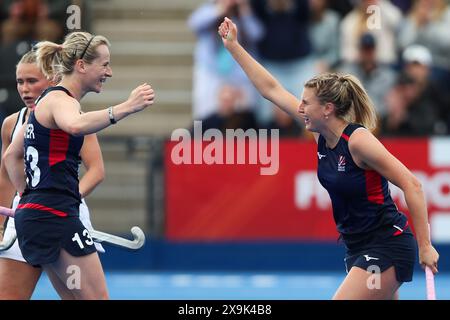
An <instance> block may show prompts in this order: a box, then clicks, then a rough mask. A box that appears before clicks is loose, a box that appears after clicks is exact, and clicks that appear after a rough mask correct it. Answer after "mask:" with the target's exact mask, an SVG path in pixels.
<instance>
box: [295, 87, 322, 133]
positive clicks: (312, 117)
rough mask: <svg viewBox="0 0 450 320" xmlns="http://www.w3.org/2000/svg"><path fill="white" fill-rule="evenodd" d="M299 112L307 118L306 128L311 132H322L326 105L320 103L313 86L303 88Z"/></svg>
mask: <svg viewBox="0 0 450 320" xmlns="http://www.w3.org/2000/svg"><path fill="white" fill-rule="evenodd" d="M298 113H300V115H301V116H302V117H303V118H304V119H305V128H306V129H307V130H309V131H311V132H320V128H322V127H323V126H324V124H325V115H326V114H325V105H324V104H321V103H320V101H319V99H317V96H316V93H315V90H314V89H312V88H303V94H302V98H301V103H300V106H299V107H298Z"/></svg>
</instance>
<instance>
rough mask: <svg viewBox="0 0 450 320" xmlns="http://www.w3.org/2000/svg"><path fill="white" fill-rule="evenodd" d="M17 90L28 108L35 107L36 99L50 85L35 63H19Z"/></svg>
mask: <svg viewBox="0 0 450 320" xmlns="http://www.w3.org/2000/svg"><path fill="white" fill-rule="evenodd" d="M16 82H17V91H18V92H19V95H20V98H21V99H22V101H23V102H24V103H25V105H26V106H27V107H28V108H31V109H33V108H34V107H35V101H36V99H37V98H38V97H39V96H40V94H41V93H42V91H44V90H45V89H47V88H48V87H49V86H50V82H49V81H48V80H47V79H46V78H45V76H44V75H43V74H42V72H41V71H40V70H39V68H38V66H37V65H36V64H35V63H19V65H18V66H17V69H16Z"/></svg>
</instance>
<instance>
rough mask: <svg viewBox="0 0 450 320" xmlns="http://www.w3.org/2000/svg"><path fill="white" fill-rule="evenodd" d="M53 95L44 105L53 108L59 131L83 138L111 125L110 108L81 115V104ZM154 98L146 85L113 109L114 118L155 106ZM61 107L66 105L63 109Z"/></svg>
mask: <svg viewBox="0 0 450 320" xmlns="http://www.w3.org/2000/svg"><path fill="white" fill-rule="evenodd" d="M52 94H53V97H54V99H52V100H51V101H48V100H47V101H44V100H43V101H42V103H45V104H46V106H45V107H46V108H45V109H47V110H49V109H48V108H51V112H52V115H53V120H54V123H55V124H56V126H57V127H58V128H59V129H61V130H63V131H65V132H67V133H69V134H71V135H74V136H81V135H88V134H92V133H96V132H98V131H100V130H102V129H104V128H106V127H108V126H109V125H111V122H110V119H109V108H108V109H103V110H98V111H91V112H86V113H83V114H80V104H79V102H78V101H77V100H75V99H73V98H71V97H68V96H67V95H66V94H65V93H61V92H54V93H52ZM154 98H155V93H154V91H153V89H152V87H151V86H150V85H148V84H146V83H144V84H142V85H140V86H138V87H137V88H136V89H134V90H133V91H132V92H131V94H130V96H129V98H128V100H127V101H125V102H123V103H121V104H118V105H116V106H114V107H112V109H113V116H114V118H115V120H116V121H119V120H121V119H123V118H125V117H127V116H129V115H130V114H133V113H136V112H139V111H142V110H144V109H145V108H147V107H148V106H150V105H152V104H153V102H154ZM61 105H64V108H63V109H62V108H61V107H60V106H61ZM47 110H44V111H42V112H47ZM48 112H50V111H48Z"/></svg>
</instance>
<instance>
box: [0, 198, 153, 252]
mask: <svg viewBox="0 0 450 320" xmlns="http://www.w3.org/2000/svg"><path fill="white" fill-rule="evenodd" d="M0 214H1V215H3V216H8V217H14V210H12V209H9V208H5V207H2V206H0ZM89 233H90V234H91V236H92V239H93V240H94V241H95V242H106V243H110V244H114V245H116V246H119V247H123V248H128V249H132V250H137V249H140V248H141V247H142V246H143V245H144V243H145V234H144V231H142V229H141V228H139V227H136V226H134V227H133V228H131V234H132V235H133V240H129V239H125V238H122V237H118V236H115V235H112V234H109V233H106V232H102V231H97V230H89ZM16 238H17V235H16V234H12V235H11V236H10V237H9V238H8V239H3V240H2V241H1V242H0V251H2V250H8V249H9V248H10V247H11V246H12V245H13V244H14V241H16Z"/></svg>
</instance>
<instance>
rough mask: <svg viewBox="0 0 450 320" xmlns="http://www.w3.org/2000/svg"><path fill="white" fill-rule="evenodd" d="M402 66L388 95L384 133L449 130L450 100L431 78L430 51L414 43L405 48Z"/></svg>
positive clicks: (397, 133)
mask: <svg viewBox="0 0 450 320" xmlns="http://www.w3.org/2000/svg"><path fill="white" fill-rule="evenodd" d="M402 59H403V63H404V66H403V69H402V73H401V75H400V77H399V79H398V81H397V84H396V85H395V86H394V87H393V88H392V89H391V90H390V92H389V93H388V95H387V101H386V103H387V107H388V109H387V111H388V113H387V115H386V116H385V117H384V118H383V120H382V133H383V134H384V135H395V136H430V135H440V134H447V133H448V132H449V130H448V129H449V128H448V127H447V123H446V120H447V121H448V112H449V110H448V108H449V100H448V96H447V94H446V92H444V91H442V90H440V89H439V88H438V87H437V86H436V85H435V84H434V83H433V82H432V81H431V80H430V71H431V70H430V66H431V64H432V57H431V53H430V51H429V50H428V49H427V48H425V47H423V46H419V45H413V46H410V47H408V48H406V50H405V51H404V52H403V55H402Z"/></svg>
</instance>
